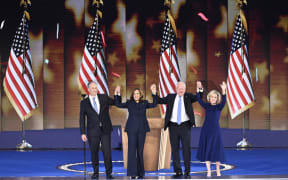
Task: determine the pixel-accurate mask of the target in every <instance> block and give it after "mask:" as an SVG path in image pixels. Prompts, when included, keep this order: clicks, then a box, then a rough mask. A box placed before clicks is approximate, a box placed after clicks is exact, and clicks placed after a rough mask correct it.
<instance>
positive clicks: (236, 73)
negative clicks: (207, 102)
mask: <svg viewBox="0 0 288 180" xmlns="http://www.w3.org/2000/svg"><path fill="white" fill-rule="evenodd" d="M242 18H245V17H244V16H243V17H242ZM242 18H241V16H240V15H238V17H237V20H236V24H235V27H234V32H233V38H232V47H231V52H230V60H229V67H228V82H227V101H228V107H229V110H230V114H231V117H232V119H233V118H235V117H236V116H237V115H239V114H240V113H242V112H244V111H245V110H247V109H249V108H250V107H252V106H253V105H254V101H255V97H254V93H253V89H252V78H251V73H250V70H249V65H248V60H247V59H248V49H247V42H248V38H247V33H246V31H245V28H244V23H243V22H245V23H246V20H244V21H243V19H242ZM246 27H247V26H246Z"/></svg>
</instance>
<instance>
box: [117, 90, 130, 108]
mask: <svg viewBox="0 0 288 180" xmlns="http://www.w3.org/2000/svg"><path fill="white" fill-rule="evenodd" d="M114 102H115V105H116V106H117V107H119V108H127V107H128V106H127V102H125V103H122V102H121V95H120V86H117V87H116V88H115V91H114Z"/></svg>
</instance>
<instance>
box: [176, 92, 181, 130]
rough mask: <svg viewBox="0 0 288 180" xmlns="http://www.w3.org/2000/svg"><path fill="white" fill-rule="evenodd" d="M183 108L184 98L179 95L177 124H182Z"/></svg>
mask: <svg viewBox="0 0 288 180" xmlns="http://www.w3.org/2000/svg"><path fill="white" fill-rule="evenodd" d="M181 108H182V99H181V97H180V96H179V101H178V112H177V124H178V125H180V124H181Z"/></svg>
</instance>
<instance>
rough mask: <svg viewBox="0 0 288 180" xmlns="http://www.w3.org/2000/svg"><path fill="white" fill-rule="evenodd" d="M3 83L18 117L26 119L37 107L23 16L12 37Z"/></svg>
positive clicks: (25, 24) (26, 30)
mask: <svg viewBox="0 0 288 180" xmlns="http://www.w3.org/2000/svg"><path fill="white" fill-rule="evenodd" d="M23 24H24V25H23ZM23 56H24V57H23ZM3 85H4V91H5V93H6V95H7V97H8V99H9V100H10V102H11V104H12V106H13V107H14V109H15V110H16V112H17V114H18V115H19V117H20V119H21V120H22V121H23V120H26V119H28V118H29V117H30V116H31V115H32V112H33V110H35V109H36V108H37V99H36V93H35V85H34V75H33V71H32V59H31V53H30V45H29V36H28V23H27V20H26V18H25V16H23V18H22V21H21V23H20V25H19V26H18V29H17V30H16V34H15V36H14V39H13V43H12V47H11V50H10V55H9V60H8V65H7V69H6V73H5V77H4V82H3Z"/></svg>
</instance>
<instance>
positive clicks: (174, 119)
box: [170, 95, 189, 123]
mask: <svg viewBox="0 0 288 180" xmlns="http://www.w3.org/2000/svg"><path fill="white" fill-rule="evenodd" d="M179 98H181V99H182V103H181V106H182V107H181V123H183V122H186V121H188V120H189V117H188V116H187V114H186V109H185V106H184V98H183V96H181V97H180V96H178V95H176V97H175V101H174V105H173V111H172V116H171V119H170V121H171V122H173V123H177V113H178V102H179Z"/></svg>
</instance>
